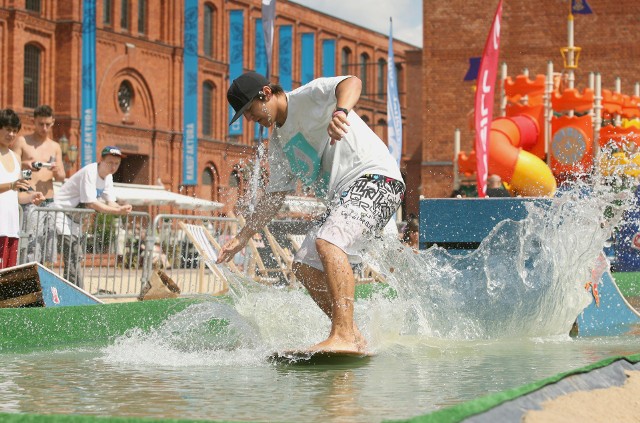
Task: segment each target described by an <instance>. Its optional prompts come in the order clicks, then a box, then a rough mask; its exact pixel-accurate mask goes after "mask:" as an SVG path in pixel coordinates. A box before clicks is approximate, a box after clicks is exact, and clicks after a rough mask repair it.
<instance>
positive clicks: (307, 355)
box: [268, 350, 373, 365]
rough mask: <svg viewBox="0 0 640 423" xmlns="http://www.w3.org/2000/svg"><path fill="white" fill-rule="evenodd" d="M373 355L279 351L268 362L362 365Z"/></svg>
mask: <svg viewBox="0 0 640 423" xmlns="http://www.w3.org/2000/svg"><path fill="white" fill-rule="evenodd" d="M371 357H373V354H371V353H361V352H352V351H296V350H289V351H278V352H275V353H273V354H271V355H270V356H269V358H268V360H269V361H270V362H272V363H276V364H290V365H294V364H295V365H362V364H366V363H367V362H368V361H369V360H370V359H371Z"/></svg>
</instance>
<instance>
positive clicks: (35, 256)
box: [11, 105, 66, 262]
mask: <svg viewBox="0 0 640 423" xmlns="http://www.w3.org/2000/svg"><path fill="white" fill-rule="evenodd" d="M33 121H34V122H33V123H34V131H33V133H32V134H29V135H26V136H24V137H18V138H16V141H15V143H14V144H13V146H12V147H11V149H12V150H13V152H14V153H15V154H16V155H17V156H18V158H19V159H20V162H21V164H22V169H29V170H31V172H32V174H31V185H32V186H33V187H34V188H35V190H36V191H39V192H41V193H42V194H43V195H44V197H45V200H44V201H43V202H42V204H40V207H43V206H45V207H49V205H50V204H51V203H52V202H53V180H54V179H55V180H56V181H60V182H62V181H64V179H65V176H66V175H65V172H64V166H63V164H62V150H61V149H60V145H59V144H58V143H57V142H55V141H54V140H52V139H51V138H50V131H51V128H52V127H53V124H54V122H55V119H54V118H53V110H52V109H51V107H49V106H47V105H42V106H38V107H36V108H35V110H34V111H33ZM38 162H39V163H44V164H45V165H44V166H43V167H35V166H34V164H36V163H38ZM34 207H35V206H34V205H31V204H29V205H26V206H25V207H24V209H23V213H24V222H25V226H24V227H25V228H30V237H29V246H28V249H27V259H28V260H29V261H38V262H43V261H53V260H54V257H53V252H54V251H55V227H54V222H53V221H50V220H52V219H48V214H39V213H32V212H31V211H32V210H33V208H34ZM43 217H44V218H43Z"/></svg>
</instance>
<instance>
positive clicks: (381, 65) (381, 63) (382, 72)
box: [378, 59, 387, 100]
mask: <svg viewBox="0 0 640 423" xmlns="http://www.w3.org/2000/svg"><path fill="white" fill-rule="evenodd" d="M386 75H387V61H386V60H384V59H380V60H378V99H380V100H383V99H384V93H385V92H386V91H387V87H385V81H386V78H385V76H386Z"/></svg>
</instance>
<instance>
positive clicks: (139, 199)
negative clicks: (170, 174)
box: [54, 182, 223, 210]
mask: <svg viewBox="0 0 640 423" xmlns="http://www.w3.org/2000/svg"><path fill="white" fill-rule="evenodd" d="M60 185H61V184H60V183H54V190H56V189H57V188H59V187H60ZM113 187H114V190H115V194H116V198H117V199H118V201H122V202H123V203H126V204H131V205H132V206H173V207H177V208H179V209H183V210H218V209H220V208H222V207H223V204H222V203H218V202H216V201H209V200H204V199H202V198H196V197H190V196H188V195H182V194H178V193H175V192H171V191H167V190H166V189H165V188H164V187H161V186H159V185H138V184H123V183H120V182H114V184H113Z"/></svg>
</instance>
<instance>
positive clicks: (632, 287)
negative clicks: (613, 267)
mask: <svg viewBox="0 0 640 423" xmlns="http://www.w3.org/2000/svg"><path fill="white" fill-rule="evenodd" d="M612 276H613V279H615V281H616V285H618V289H620V292H621V293H622V295H624V296H625V297H640V272H614V273H612Z"/></svg>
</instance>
